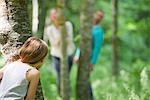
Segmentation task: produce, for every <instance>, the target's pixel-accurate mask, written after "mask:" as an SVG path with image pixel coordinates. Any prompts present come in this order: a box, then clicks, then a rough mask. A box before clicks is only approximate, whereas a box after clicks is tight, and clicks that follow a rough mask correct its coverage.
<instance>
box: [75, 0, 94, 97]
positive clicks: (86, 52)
mask: <svg viewBox="0 0 150 100" xmlns="http://www.w3.org/2000/svg"><path fill="white" fill-rule="evenodd" d="M93 4H94V0H82V3H81V16H80V17H81V20H80V22H81V23H80V25H81V26H80V28H81V32H80V33H81V41H80V51H81V53H80V59H79V67H78V74H77V91H76V92H77V93H76V94H77V100H90V95H89V82H90V72H89V64H90V57H91V29H92V18H93V16H92V14H93V8H92V7H93Z"/></svg>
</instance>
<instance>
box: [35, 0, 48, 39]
mask: <svg viewBox="0 0 150 100" xmlns="http://www.w3.org/2000/svg"><path fill="white" fill-rule="evenodd" d="M46 3H47V0H38V4H39V10H38V14H39V15H38V19H39V23H38V31H37V33H36V34H35V36H37V37H39V38H41V39H43V33H44V27H45V19H46V13H47V4H46Z"/></svg>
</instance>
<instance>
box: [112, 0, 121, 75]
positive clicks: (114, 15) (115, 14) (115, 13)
mask: <svg viewBox="0 0 150 100" xmlns="http://www.w3.org/2000/svg"><path fill="white" fill-rule="evenodd" d="M117 31H118V0H112V74H113V75H118V74H119V68H118V67H119V66H118V60H119V58H118V40H117V39H118V38H117Z"/></svg>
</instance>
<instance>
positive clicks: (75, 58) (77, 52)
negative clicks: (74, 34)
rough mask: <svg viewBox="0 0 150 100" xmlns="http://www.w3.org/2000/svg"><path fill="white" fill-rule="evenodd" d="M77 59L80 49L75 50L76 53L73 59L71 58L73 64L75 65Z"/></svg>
mask: <svg viewBox="0 0 150 100" xmlns="http://www.w3.org/2000/svg"><path fill="white" fill-rule="evenodd" d="M79 57H80V49H79V48H77V49H76V52H75V55H74V58H73V62H74V63H77V62H78V61H79Z"/></svg>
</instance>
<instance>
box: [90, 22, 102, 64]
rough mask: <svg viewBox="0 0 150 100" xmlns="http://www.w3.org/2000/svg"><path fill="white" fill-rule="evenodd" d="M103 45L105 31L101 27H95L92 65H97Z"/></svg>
mask: <svg viewBox="0 0 150 100" xmlns="http://www.w3.org/2000/svg"><path fill="white" fill-rule="evenodd" d="M102 44H103V30H102V27H101V26H99V25H95V26H93V28H92V55H91V64H96V61H97V59H98V55H99V53H100V50H101V47H102Z"/></svg>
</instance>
